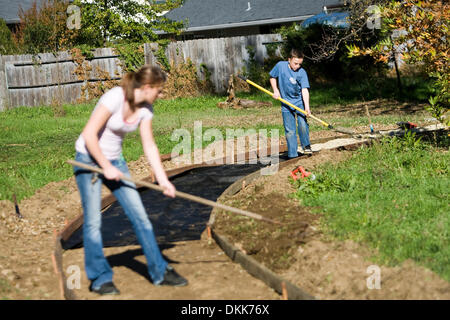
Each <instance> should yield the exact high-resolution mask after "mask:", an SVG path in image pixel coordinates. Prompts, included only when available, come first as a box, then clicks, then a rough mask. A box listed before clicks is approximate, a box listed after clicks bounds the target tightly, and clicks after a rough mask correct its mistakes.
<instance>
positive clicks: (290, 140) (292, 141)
mask: <svg viewBox="0 0 450 320" xmlns="http://www.w3.org/2000/svg"><path fill="white" fill-rule="evenodd" d="M281 114H282V116H283V126H284V133H285V135H286V142H287V147H288V157H289V158H295V157H297V156H298V153H297V146H298V144H297V132H296V131H297V130H296V128H297V124H298V135H299V136H300V143H301V145H302V147H303V148H305V147H307V146H309V145H310V141H309V125H308V122H307V121H306V116H304V115H303V114H301V113H300V112H298V111H296V110H292V109H289V110H288V109H287V108H282V110H281ZM296 117H297V121H295V118H296Z"/></svg>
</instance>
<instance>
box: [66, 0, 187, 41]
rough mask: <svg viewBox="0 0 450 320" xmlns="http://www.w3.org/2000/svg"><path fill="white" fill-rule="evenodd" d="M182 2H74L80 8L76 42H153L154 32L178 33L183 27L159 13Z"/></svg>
mask: <svg viewBox="0 0 450 320" xmlns="http://www.w3.org/2000/svg"><path fill="white" fill-rule="evenodd" d="M182 2H183V0H167V1H165V2H162V3H159V2H158V1H151V2H148V1H144V0H142V1H139V0H91V1H87V0H75V1H74V3H73V4H74V5H77V6H79V7H80V8H81V30H80V34H79V39H78V43H80V44H88V45H92V46H104V45H105V44H106V43H107V42H139V43H143V42H151V41H156V40H157V39H158V36H157V34H156V31H157V30H159V31H165V32H168V33H179V30H180V29H181V27H182V26H183V24H182V23H180V22H174V21H171V20H168V19H167V18H165V17H164V15H163V13H164V12H166V11H169V10H172V9H174V8H176V7H178V6H180V5H181V4H182Z"/></svg>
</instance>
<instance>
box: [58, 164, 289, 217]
mask: <svg viewBox="0 0 450 320" xmlns="http://www.w3.org/2000/svg"><path fill="white" fill-rule="evenodd" d="M67 163H68V164H70V165H72V166H76V167H80V168H83V169H86V170H89V171H93V172H97V173H99V174H103V170H102V169H100V168H99V167H94V166H90V165H88V164H84V163H81V162H78V161H74V160H67ZM121 179H122V180H125V181H129V182H132V183H134V184H136V185H141V186H144V187H147V188H149V189H153V190H156V191H160V192H164V188H163V187H160V186H158V185H156V184H154V183H150V182H146V181H143V180H139V181H136V180H134V179H132V178H129V177H126V176H123V177H122V178H121ZM175 196H177V197H179V198H183V199H187V200H191V201H194V202H198V203H201V204H204V205H207V206H210V207H214V208H219V209H222V210H226V211H230V212H233V213H236V214H240V215H243V216H247V217H250V218H253V219H256V220H261V221H266V222H270V223H275V224H280V225H281V224H282V223H281V222H278V221H275V220H272V219H269V218H266V217H263V216H261V215H259V214H256V213H253V212H249V211H245V210H242V209H238V208H234V207H230V206H227V205H224V204H221V203H217V202H214V201H211V200H208V199H205V198H202V197H198V196H194V195H191V194H189V193H185V192H181V191H175Z"/></svg>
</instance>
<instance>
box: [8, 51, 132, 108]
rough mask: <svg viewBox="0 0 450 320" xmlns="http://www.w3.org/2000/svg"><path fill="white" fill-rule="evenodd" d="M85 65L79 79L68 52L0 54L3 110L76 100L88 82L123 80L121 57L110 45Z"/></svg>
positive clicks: (95, 52)
mask: <svg viewBox="0 0 450 320" xmlns="http://www.w3.org/2000/svg"><path fill="white" fill-rule="evenodd" d="M93 55H94V58H93V59H92V60H87V61H86V64H87V66H88V67H90V68H92V71H91V72H90V73H89V77H88V78H87V79H84V80H83V79H79V78H78V76H77V74H76V73H75V69H76V68H77V67H78V66H77V64H76V63H75V62H74V60H73V58H72V56H71V55H70V53H69V52H67V51H64V52H59V53H58V54H56V55H55V54H52V53H42V54H37V55H35V56H32V55H16V56H0V85H1V87H0V111H2V110H5V109H7V108H11V107H18V106H39V105H49V104H51V103H52V102H55V101H58V102H61V103H76V102H77V100H78V99H79V98H80V97H81V91H82V90H81V88H82V86H83V85H85V84H86V82H87V81H94V82H98V81H105V80H109V78H113V79H120V78H121V77H122V74H123V71H122V68H121V65H120V60H119V59H118V56H117V54H116V53H114V52H113V49H111V48H103V49H96V50H95V51H94V52H93Z"/></svg>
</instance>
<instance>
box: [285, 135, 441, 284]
mask: <svg viewBox="0 0 450 320" xmlns="http://www.w3.org/2000/svg"><path fill="white" fill-rule="evenodd" d="M448 147H449V139H448V137H446V133H445V132H444V133H440V137H437V136H431V137H427V136H424V137H418V136H417V135H416V134H415V133H412V132H407V133H406V135H405V136H404V137H393V138H385V139H383V140H382V141H380V142H375V143H373V145H372V146H371V147H362V148H361V149H359V150H358V151H357V152H356V153H354V155H353V156H352V157H351V158H350V159H349V160H347V161H344V162H341V163H339V164H326V165H323V166H321V167H320V168H317V169H316V170H315V172H314V173H315V175H316V180H309V179H306V180H298V181H296V182H294V181H293V180H291V181H292V183H293V184H294V186H295V187H296V188H297V191H296V192H295V193H294V194H293V197H295V198H297V199H299V200H301V202H302V204H303V205H305V206H311V207H315V208H318V209H316V210H318V211H320V212H321V213H324V215H323V220H322V222H323V225H324V229H325V230H327V233H328V234H329V235H331V236H334V237H337V238H339V239H352V240H355V241H359V242H364V243H366V244H369V245H371V246H372V247H374V248H377V249H378V251H379V252H380V255H379V257H378V258H377V259H378V260H380V262H381V263H387V264H394V265H395V264H399V263H401V262H402V261H404V260H406V259H413V260H414V261H416V262H417V263H418V264H421V265H424V266H427V267H429V268H430V269H432V270H433V271H435V272H436V273H438V274H439V275H441V276H442V277H443V278H444V279H447V280H448V279H450V268H449V266H450V264H449V260H448V259H449V258H448V257H449V256H450V251H449V250H450V247H449V245H448V244H449V242H450V235H449V233H448V230H449V226H450V218H449V215H448V203H449V201H450V198H449V194H448V189H449V187H450V179H449V175H448V171H449V170H448V162H449V161H450V159H449V154H448Z"/></svg>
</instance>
